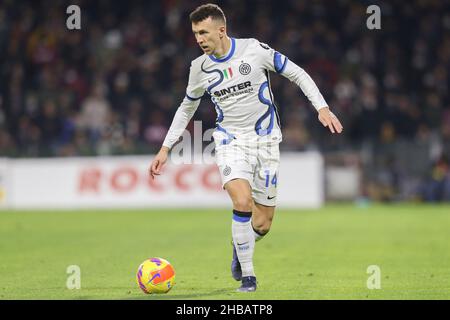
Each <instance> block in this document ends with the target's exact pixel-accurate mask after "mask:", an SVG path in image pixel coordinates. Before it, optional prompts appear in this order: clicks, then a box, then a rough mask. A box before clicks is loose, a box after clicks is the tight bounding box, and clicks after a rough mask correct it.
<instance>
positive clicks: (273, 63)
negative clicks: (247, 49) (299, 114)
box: [256, 41, 328, 111]
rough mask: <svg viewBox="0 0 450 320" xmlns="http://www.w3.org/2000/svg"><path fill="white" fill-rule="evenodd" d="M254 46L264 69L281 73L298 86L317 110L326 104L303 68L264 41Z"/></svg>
mask: <svg viewBox="0 0 450 320" xmlns="http://www.w3.org/2000/svg"><path fill="white" fill-rule="evenodd" d="M256 46H257V51H258V53H259V54H258V56H259V57H260V59H261V63H262V65H263V67H264V68H265V69H266V70H269V71H272V72H276V73H278V74H281V75H282V76H284V77H285V78H288V79H289V80H290V81H292V82H294V83H295V84H296V85H297V86H299V87H300V89H301V90H302V91H303V93H304V94H305V96H306V97H307V98H308V100H309V101H310V102H311V104H312V105H313V106H314V108H316V110H317V111H318V110H319V109H322V108H324V107H327V106H328V105H327V102H326V101H325V99H324V98H323V96H322V94H321V93H320V91H319V88H317V85H316V84H315V82H314V80H313V79H312V78H311V77H310V76H309V74H308V73H307V72H306V71H305V70H303V69H302V68H301V67H299V66H298V65H296V64H295V63H294V62H292V61H290V60H289V59H288V57H286V56H285V55H283V54H281V53H279V52H278V51H276V50H274V49H272V48H271V47H269V46H268V45H267V44H265V43H261V42H259V41H258V43H257V45H256Z"/></svg>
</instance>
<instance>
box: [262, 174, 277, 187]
mask: <svg viewBox="0 0 450 320" xmlns="http://www.w3.org/2000/svg"><path fill="white" fill-rule="evenodd" d="M264 173H265V174H266V188H268V187H269V182H270V184H271V185H272V186H274V187H275V188H276V187H277V174H276V173H275V174H274V175H273V177H272V180H271V179H270V170H265V171H264Z"/></svg>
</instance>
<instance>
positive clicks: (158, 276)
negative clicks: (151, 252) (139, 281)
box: [147, 273, 161, 283]
mask: <svg viewBox="0 0 450 320" xmlns="http://www.w3.org/2000/svg"><path fill="white" fill-rule="evenodd" d="M156 278H160V279H161V275H160V274H159V273H156V274H155V275H154V276H153V277H152V278H151V279H150V281H149V282H147V283H151V282H152V281H153V280H155V279H156Z"/></svg>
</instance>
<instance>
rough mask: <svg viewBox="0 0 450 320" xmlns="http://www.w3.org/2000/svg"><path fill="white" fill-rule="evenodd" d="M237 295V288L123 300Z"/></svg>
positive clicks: (153, 295) (145, 296)
mask: <svg viewBox="0 0 450 320" xmlns="http://www.w3.org/2000/svg"><path fill="white" fill-rule="evenodd" d="M233 293H235V288H222V289H216V290H214V291H203V292H199V293H192V294H179V295H177V294H176V293H175V292H174V293H173V294H171V293H168V294H145V295H143V296H140V297H126V298H122V299H123V300H184V299H190V298H193V299H198V298H201V297H210V296H215V295H224V294H225V295H229V296H230V297H231V296H232V294H233Z"/></svg>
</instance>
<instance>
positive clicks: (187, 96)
mask: <svg viewBox="0 0 450 320" xmlns="http://www.w3.org/2000/svg"><path fill="white" fill-rule="evenodd" d="M186 98H188V100H191V101H197V100H200V99H201V98H202V97H198V98H192V97H190V96H189V95H188V94H187V93H186Z"/></svg>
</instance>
